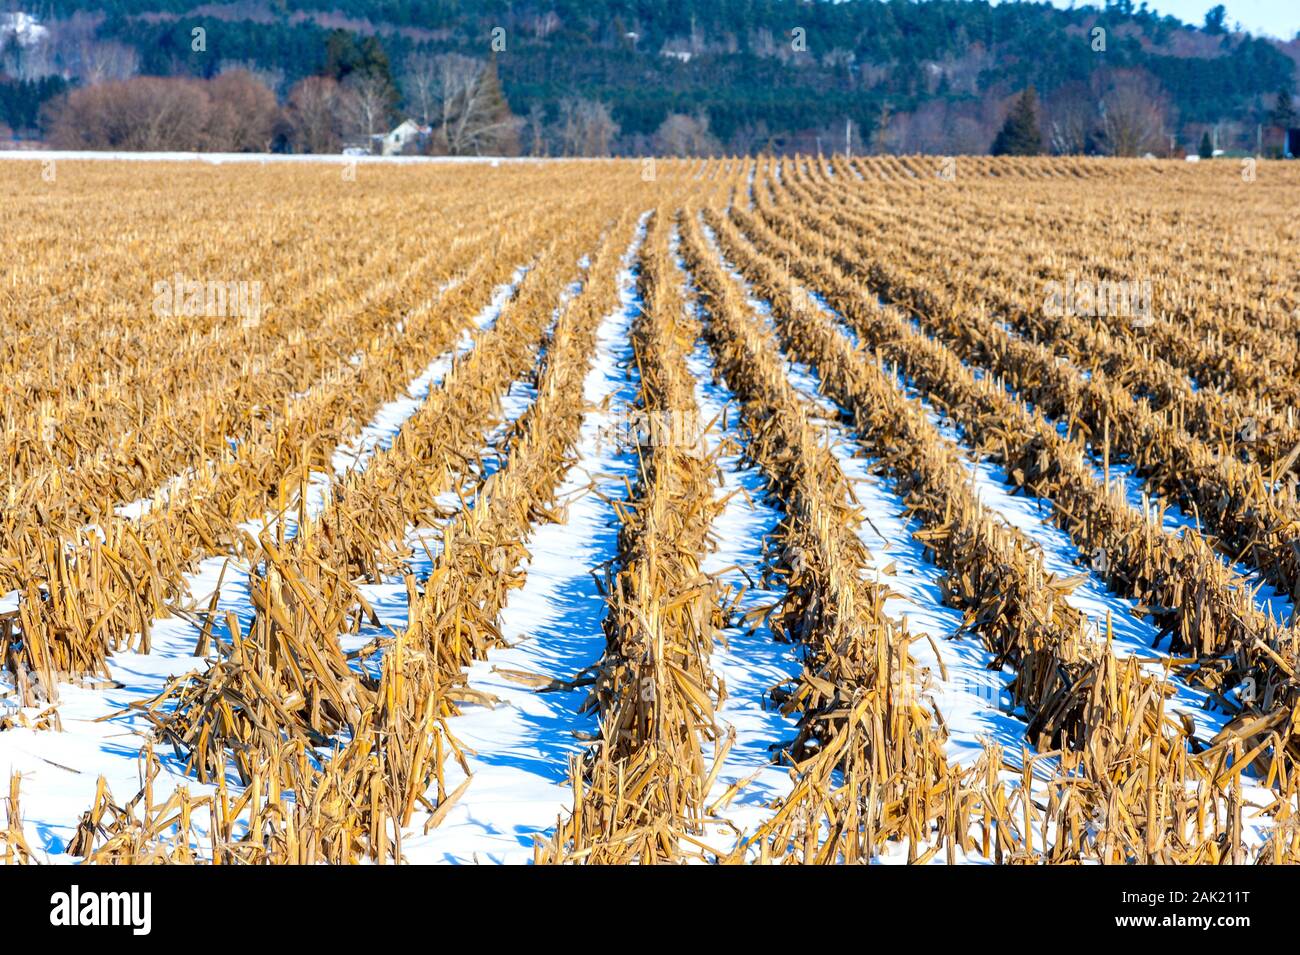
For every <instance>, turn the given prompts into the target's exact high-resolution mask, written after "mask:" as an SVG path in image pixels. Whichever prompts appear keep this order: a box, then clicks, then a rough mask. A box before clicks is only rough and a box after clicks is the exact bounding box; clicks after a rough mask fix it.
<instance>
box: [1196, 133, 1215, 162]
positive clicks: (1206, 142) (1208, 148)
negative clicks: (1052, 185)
mask: <svg viewBox="0 0 1300 955" xmlns="http://www.w3.org/2000/svg"><path fill="white" fill-rule="evenodd" d="M1196 155H1198V156H1200V157H1201V158H1202V159H1213V158H1214V144H1213V143H1211V142H1210V133H1209V131H1208V130H1207V131H1206V132H1203V133H1201V147H1200V148H1199V149H1198V150H1196Z"/></svg>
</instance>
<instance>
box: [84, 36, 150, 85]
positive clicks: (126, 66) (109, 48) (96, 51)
mask: <svg viewBox="0 0 1300 955" xmlns="http://www.w3.org/2000/svg"><path fill="white" fill-rule="evenodd" d="M77 54H78V56H77V59H78V61H79V68H78V69H77V71H76V72H77V75H78V76H79V77H80V78H81V81H82V83H84V84H85V85H87V86H97V85H99V84H100V83H107V82H109V81H110V80H124V79H127V78H129V77H132V76H135V74H136V73H137V72H138V71H139V69H140V56H139V54H137V53H136V51H135V47H131V46H127V45H126V44H125V43H118V42H117V41H116V40H86V41H84V42H83V43H81V44H80V46H79V49H78V51H77Z"/></svg>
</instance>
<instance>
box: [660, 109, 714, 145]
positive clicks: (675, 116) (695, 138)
mask: <svg viewBox="0 0 1300 955" xmlns="http://www.w3.org/2000/svg"><path fill="white" fill-rule="evenodd" d="M654 143H655V149H656V151H658V152H660V153H662V154H664V155H667V156H712V155H714V154H716V153H718V152H720V151H721V149H722V147H721V145H720V144H719V143H718V140H717V139H716V138H715V137H714V135H713V134H712V133H710V132H709V117H708V115H707V114H705V113H702V112H701V113H696V114H695V115H694V116H687V115H686V114H685V113H669V114H668V115H667V116H666V117H665V118H664V121H663V122H662V123H660V124H659V128H658V129H657V130H655V138H654Z"/></svg>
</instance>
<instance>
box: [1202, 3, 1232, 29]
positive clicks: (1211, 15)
mask: <svg viewBox="0 0 1300 955" xmlns="http://www.w3.org/2000/svg"><path fill="white" fill-rule="evenodd" d="M1227 16H1228V11H1227V10H1226V9H1224V6H1223V4H1221V3H1220V4H1219V5H1218V6H1214V7H1210V9H1209V10H1206V11H1205V32H1206V33H1208V34H1210V35H1211V36H1218V35H1219V34H1220V33H1224V32H1226V31H1225V30H1224V28H1223V21H1224V19H1225V18H1226V17H1227Z"/></svg>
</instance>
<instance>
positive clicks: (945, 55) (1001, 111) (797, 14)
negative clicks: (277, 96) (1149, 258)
mask: <svg viewBox="0 0 1300 955" xmlns="http://www.w3.org/2000/svg"><path fill="white" fill-rule="evenodd" d="M11 5H12V4H11ZM1206 5H1207V7H1209V6H1210V0H1207V3H1206ZM24 8H25V9H26V10H27V11H28V12H31V13H34V14H36V15H37V16H38V17H39V18H41V20H42V22H48V23H57V22H59V21H63V22H72V23H81V24H82V25H83V29H84V28H85V24H86V23H87V22H90V23H93V31H94V35H95V38H96V39H97V40H101V41H110V40H111V41H116V42H119V43H121V44H126V45H129V46H130V47H133V48H134V49H135V50H136V51H137V53H138V72H140V73H144V74H159V75H174V74H194V75H200V76H211V75H214V74H215V73H217V72H219V71H220V70H222V69H224V68H227V67H228V66H229V65H230V64H232V63H238V64H246V65H249V66H255V67H257V68H259V69H261V70H264V71H266V72H267V73H268V74H270V75H274V76H275V77H276V78H277V80H278V82H279V84H280V92H281V94H282V95H283V92H284V90H285V89H287V88H288V86H290V85H291V84H293V83H294V82H295V81H296V80H298V79H300V78H301V77H303V76H305V75H310V74H312V73H315V72H317V71H319V70H321V69H322V67H323V66H324V64H325V61H326V55H327V54H326V48H327V39H328V36H329V33H330V31H331V30H335V29H339V28H342V29H346V30H348V31H351V32H353V33H356V34H359V35H375V36H377V37H378V38H379V40H380V41H381V43H382V45H383V48H384V51H385V52H386V54H387V56H388V59H389V61H390V63H391V66H392V74H393V76H394V78H395V81H396V82H397V85H398V87H399V89H401V78H402V76H403V68H404V64H405V63H406V62H407V61H408V59H409V58H410V57H412V56H413V55H414V54H419V53H421V52H447V51H456V52H460V53H465V54H468V55H471V56H475V57H481V58H490V57H493V56H495V61H496V65H497V70H498V72H499V75H500V78H501V82H502V84H503V87H504V91H505V94H506V97H507V99H508V101H509V104H510V107H511V109H513V111H514V112H515V113H516V114H518V115H520V116H525V115H527V114H528V113H529V111H530V110H531V111H533V113H534V116H535V117H536V122H537V124H538V125H539V128H540V125H541V124H543V123H550V122H554V121H555V119H556V117H557V115H558V112H559V109H560V104H561V103H562V101H564V100H565V99H566V98H571V97H574V96H581V97H584V98H586V99H589V100H592V101H596V102H599V103H603V104H605V105H606V106H607V107H608V108H609V111H610V113H611V114H612V117H613V119H614V121H615V122H616V123H617V124H618V127H619V133H618V136H617V140H616V148H618V149H619V150H621V151H635V150H636V149H638V148H639V147H640V148H645V147H646V146H648V144H649V143H650V141H651V138H652V136H653V135H654V133H655V131H656V129H658V128H659V127H660V126H661V124H662V123H663V122H664V120H665V117H666V116H668V115H669V114H684V115H687V116H692V117H707V122H708V125H709V132H710V135H711V136H713V137H715V138H716V141H717V142H718V143H719V144H720V145H722V146H723V147H726V148H731V149H734V150H737V151H740V150H744V151H752V150H755V149H761V148H775V149H784V148H793V147H794V146H799V147H802V148H816V147H817V146H819V145H820V146H821V147H823V148H825V149H827V150H829V149H833V148H843V146H844V140H845V137H846V131H847V134H848V136H849V137H850V138H856V139H857V141H858V143H859V144H861V145H862V146H863V148H877V147H878V148H882V149H891V150H894V151H908V152H911V151H961V152H977V151H983V150H984V149H987V147H988V143H989V141H990V140H991V139H992V137H993V134H994V133H995V132H996V129H997V126H998V125H999V123H1000V122H1001V120H1002V117H1003V116H1004V115H1005V113H1006V108H1007V102H1008V99H1009V98H1010V97H1011V96H1012V95H1014V94H1015V93H1016V92H1018V91H1020V90H1021V89H1023V88H1024V87H1027V86H1030V85H1032V86H1034V87H1036V89H1037V91H1038V96H1039V98H1040V101H1041V103H1042V105H1043V109H1044V112H1045V122H1052V121H1055V122H1056V123H1057V124H1058V125H1059V126H1060V127H1061V130H1060V131H1062V133H1064V131H1065V125H1066V124H1068V121H1069V117H1070V116H1071V114H1072V113H1073V112H1075V111H1078V110H1082V109H1087V108H1091V109H1094V110H1095V108H1096V103H1097V102H1098V101H1100V99H1101V98H1102V97H1103V96H1104V95H1105V94H1106V92H1107V90H1108V89H1111V90H1113V89H1114V88H1116V87H1118V86H1123V87H1128V88H1133V89H1135V90H1137V91H1138V93H1139V94H1140V96H1141V97H1142V98H1143V99H1150V100H1152V101H1153V102H1154V104H1155V105H1156V106H1157V107H1158V108H1159V109H1160V110H1161V111H1162V114H1163V115H1162V120H1163V123H1164V126H1165V134H1164V135H1165V136H1166V137H1170V136H1172V137H1173V138H1175V139H1177V140H1178V141H1182V142H1186V141H1191V142H1192V143H1193V145H1194V144H1195V141H1196V139H1197V138H1199V136H1200V135H1201V133H1202V131H1203V130H1205V129H1209V128H1211V127H1213V128H1214V133H1215V137H1216V139H1219V140H1220V141H1221V142H1222V143H1223V144H1224V145H1233V144H1234V140H1235V141H1239V142H1241V143H1243V144H1244V143H1252V144H1253V142H1254V140H1255V137H1256V136H1257V127H1258V125H1259V124H1263V123H1266V122H1267V121H1268V119H1267V117H1268V113H1269V110H1270V109H1271V108H1272V107H1273V105H1274V102H1275V97H1276V95H1277V93H1278V91H1279V90H1284V89H1285V90H1291V89H1293V88H1294V82H1295V73H1296V64H1297V62H1298V61H1300V43H1298V42H1296V41H1295V40H1292V41H1291V42H1285V43H1284V42H1280V41H1275V40H1271V39H1258V38H1254V37H1251V36H1250V35H1247V34H1242V33H1236V32H1232V31H1231V27H1230V24H1228V23H1225V22H1223V18H1222V17H1221V16H1216V15H1215V14H1214V13H1213V12H1212V13H1211V14H1210V16H1209V17H1208V19H1207V22H1206V23H1204V24H1196V25H1194V26H1193V25H1187V24H1183V23H1181V22H1179V21H1178V20H1176V19H1173V18H1170V17H1162V16H1158V15H1156V14H1154V13H1151V12H1149V11H1148V10H1147V4H1146V3H1143V4H1142V5H1141V7H1137V6H1134V5H1133V4H1132V3H1131V2H1129V0H1121V2H1113V3H1111V4H1110V6H1108V8H1107V9H1106V10H1104V11H1098V10H1096V9H1093V8H1080V9H1076V10H1062V9H1058V8H1055V7H1052V6H1050V5H1048V4H1034V3H1018V2H1005V3H1002V4H999V5H996V6H991V5H989V4H988V3H985V2H982V0H921V2H911V0H847V2H839V3H829V2H813V3H808V2H795V0H531V2H521V3H512V2H506V0H241V2H236V3H204V4H201V5H196V4H195V3H194V2H192V0H97V2H90V0H44V2H38V0H28V2H27V3H26V4H25V5H24ZM195 27H202V28H203V29H204V30H205V31H206V43H205V44H204V46H205V49H203V50H202V51H201V52H195V51H194V50H193V49H192V40H191V38H192V35H193V30H194V28H195ZM1096 28H1101V30H1104V31H1105V33H1104V35H1101V34H1098V33H1097V32H1096ZM494 31H495V32H494ZM1099 38H1100V40H1101V41H1102V42H1101V43H1099ZM494 39H495V40H496V49H495V50H494V49H493V41H494ZM1099 46H1104V49H1100V48H1099ZM403 92H405V91H403ZM1089 104H1091V105H1089ZM1046 134H1047V131H1046V130H1045V135H1046Z"/></svg>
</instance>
